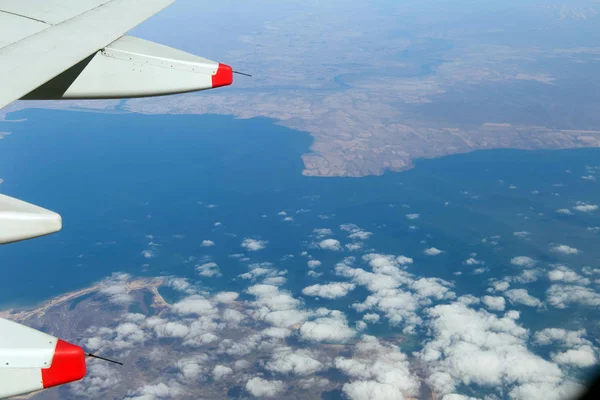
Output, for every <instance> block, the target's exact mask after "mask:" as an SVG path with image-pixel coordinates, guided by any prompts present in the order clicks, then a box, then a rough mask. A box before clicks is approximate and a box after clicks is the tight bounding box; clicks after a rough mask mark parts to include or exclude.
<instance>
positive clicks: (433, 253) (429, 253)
mask: <svg viewBox="0 0 600 400" xmlns="http://www.w3.org/2000/svg"><path fill="white" fill-rule="evenodd" d="M423 253H424V254H425V255H427V256H439V255H440V254H442V253H443V251H442V250H439V249H436V248H435V247H430V248H428V249H425V250H423Z"/></svg>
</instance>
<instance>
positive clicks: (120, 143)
mask: <svg viewBox="0 0 600 400" xmlns="http://www.w3.org/2000/svg"><path fill="white" fill-rule="evenodd" d="M10 117H11V118H12V119H15V120H19V119H24V121H22V122H0V131H11V132H13V134H11V135H8V136H6V137H5V138H4V139H3V140H1V141H0V178H2V179H4V183H2V184H1V185H0V191H1V192H2V193H4V194H7V195H11V196H15V197H18V198H21V199H24V200H27V201H30V202H32V203H34V204H38V205H41V206H43V207H46V208H49V209H52V210H54V211H57V212H59V213H60V214H61V215H62V216H63V220H64V228H63V231H62V232H60V233H59V234H56V235H53V236H49V237H45V238H41V239H37V240H33V241H28V242H23V243H17V244H13V245H9V246H3V247H0V260H1V261H0V268H1V270H2V278H1V279H0V303H1V304H3V305H4V307H10V306H15V305H32V304H36V303H38V302H40V301H42V300H45V299H48V298H50V297H52V296H56V295H58V294H61V293H64V292H67V291H71V290H75V289H78V288H82V287H85V286H88V285H90V284H92V283H94V282H97V281H99V280H101V279H103V278H105V277H107V276H110V274H111V273H113V272H117V271H119V272H127V273H130V274H132V275H134V276H158V275H176V276H181V277H188V278H190V279H192V280H193V281H195V282H200V284H202V285H204V286H205V287H206V288H207V289H208V290H223V289H227V290H234V291H243V290H244V289H245V288H247V287H248V282H247V281H243V280H241V279H240V278H239V277H238V276H239V275H240V274H242V273H245V272H247V271H248V266H249V264H252V263H264V262H269V263H272V264H273V266H274V267H275V268H277V269H278V270H286V271H287V274H286V277H287V283H286V284H285V285H284V287H285V288H286V289H288V290H290V291H292V292H293V293H294V294H295V295H300V294H301V291H302V289H303V288H304V287H306V286H308V285H312V284H315V283H320V282H321V283H323V282H330V281H337V280H340V278H339V277H336V276H335V274H334V271H333V266H334V265H335V264H336V263H338V262H340V261H342V260H343V259H344V258H345V257H349V256H354V257H357V258H358V259H359V258H360V257H361V256H362V255H363V254H365V253H369V252H377V253H383V254H394V255H405V256H408V257H411V258H413V259H414V261H415V262H414V265H413V266H411V269H410V272H412V273H414V274H416V275H422V276H428V277H439V278H442V279H445V280H448V281H451V282H453V284H454V289H453V290H454V291H455V292H456V293H457V294H458V295H462V294H474V295H477V296H481V295H484V294H486V289H487V288H488V287H489V280H490V279H493V278H498V279H500V278H502V277H503V276H507V275H516V274H517V273H518V272H519V270H518V268H517V267H515V266H513V265H511V264H510V260H511V258H512V257H515V256H529V257H532V258H535V259H537V260H539V262H540V263H543V264H545V265H549V264H558V263H561V264H564V265H568V266H569V267H570V268H573V269H574V270H576V271H581V269H582V268H583V267H584V266H590V267H599V266H600V250H599V249H598V246H597V243H598V239H599V237H600V236H599V234H598V233H597V232H596V231H595V230H594V229H591V228H593V227H597V226H600V217H599V213H597V212H596V213H594V212H591V213H584V212H578V211H575V210H574V207H575V206H576V205H577V204H578V202H586V203H590V204H597V203H599V202H600V188H599V186H598V183H597V182H595V181H593V180H590V179H582V176H589V175H593V174H594V173H595V171H596V169H594V167H595V166H597V165H600V150H598V149H583V150H564V151H535V152H526V151H516V150H494V151H482V152H475V153H472V154H465V155H456V156H450V157H446V158H443V159H437V160H421V161H419V162H417V167H416V168H415V169H413V170H411V171H406V172H402V173H388V174H385V175H384V176H381V177H367V178H360V179H354V178H315V177H305V176H302V174H301V172H302V168H303V165H302V161H301V159H300V156H301V155H302V154H303V153H305V152H307V151H309V147H310V145H311V141H312V139H311V137H310V136H309V135H308V134H306V133H303V132H298V131H292V130H289V129H286V128H283V127H281V126H278V125H276V124H274V123H273V121H270V120H267V119H252V120H237V119H234V118H230V117H224V116H212V115H202V116H169V115H154V116H147V115H137V114H105V113H92V112H69V111H50V110H36V109H32V110H26V111H21V112H17V113H14V114H11V116H10ZM599 178H600V176H599ZM564 208H566V209H570V210H572V213H573V215H570V216H567V215H563V214H559V213H556V210H557V209H564ZM281 212H285V213H286V214H287V215H286V216H288V217H291V218H293V221H285V220H284V219H285V216H283V215H279V214H280V213H281ZM407 214H419V215H420V217H419V218H418V219H414V220H411V219H408V218H407ZM217 222H219V223H220V224H221V225H220V226H217V227H216V226H215V224H216V223H217ZM348 223H352V224H356V225H358V226H360V227H361V228H363V229H364V230H366V231H369V232H372V233H373V236H372V237H371V238H369V239H367V240H365V241H364V242H363V243H364V244H363V249H362V250H359V251H350V250H347V249H344V251H339V252H334V251H326V250H322V249H320V248H318V246H317V245H316V244H318V242H319V240H318V239H317V238H316V237H314V234H313V230H314V229H316V228H328V229H331V230H332V231H333V234H332V235H330V236H328V237H332V238H335V239H337V240H339V241H340V242H341V244H342V246H343V245H345V244H348V243H351V240H349V239H348V238H347V235H348V234H347V233H346V232H344V231H342V230H340V228H339V226H340V225H341V224H348ZM524 231H525V232H528V233H529V235H528V236H527V238H525V239H523V238H521V237H517V236H515V235H514V232H524ZM150 235H151V236H150ZM245 238H253V239H256V240H264V241H267V242H268V243H267V244H266V248H265V249H264V250H261V251H256V252H247V251H245V249H244V248H242V247H241V243H242V241H243V240H244V239H245ZM203 240H211V241H213V242H214V243H215V246H212V247H203V246H202V242H203ZM557 244H567V245H569V246H572V247H575V248H577V249H579V250H580V251H581V252H580V254H579V255H577V256H576V257H573V256H567V255H561V254H558V253H556V252H553V251H551V247H552V246H553V245H557ZM429 247H436V248H438V249H440V250H442V251H443V253H442V254H440V255H439V256H436V257H430V256H426V255H425V254H424V253H423V251H424V250H425V249H426V248H429ZM146 251H147V252H148V253H144V252H146ZM302 252H307V253H309V254H310V255H311V256H312V257H314V258H315V259H318V260H320V261H322V262H323V265H322V266H321V267H320V268H319V269H318V271H319V272H321V273H323V276H322V277H320V278H317V279H315V278H314V277H310V276H308V275H307V271H308V268H307V265H306V263H307V257H306V256H305V255H302ZM471 253H477V255H476V258H477V259H481V260H485V265H484V266H482V267H485V268H486V271H485V272H484V273H482V274H474V273H473V270H474V269H475V267H473V266H469V265H465V263H464V261H465V260H467V259H468V258H470V257H471ZM235 254H244V256H243V257H242V256H237V258H236V257H232V255H235ZM145 255H146V256H148V258H147V257H145ZM240 258H242V259H240ZM246 258H247V259H246ZM208 261H214V262H216V263H217V264H218V265H219V267H220V270H221V273H222V276H220V277H211V278H205V277H200V276H199V275H198V273H197V272H196V271H195V269H194V266H195V265H197V264H201V263H202V262H208ZM459 274H460V275H459ZM547 286H548V285H547V282H545V283H544V284H543V285H541V284H537V283H534V284H530V285H528V287H527V288H528V290H529V292H530V294H532V295H534V296H537V297H539V298H541V299H543V298H544V291H545V289H547ZM366 294H367V292H366V291H364V290H362V289H360V288H359V289H357V290H355V291H354V292H352V294H351V295H349V296H347V297H344V298H341V299H338V300H327V301H326V302H324V301H323V300H320V299H315V298H306V299H305V301H306V303H307V305H309V306H314V305H318V304H321V303H322V304H326V305H327V306H328V307H333V306H335V307H338V309H342V310H344V311H345V312H347V313H348V314H349V316H350V317H351V318H353V317H354V314H353V310H352V309H351V308H350V307H349V306H350V305H351V304H352V303H353V302H356V301H357V299H359V300H360V301H362V300H364V297H365V295H366ZM165 295H166V296H167V297H169V296H171V295H172V296H175V294H174V293H168V292H165ZM516 308H519V307H518V306H517V307H516ZM521 312H522V313H523V316H524V318H525V319H527V321H528V324H529V325H530V326H531V327H536V326H540V327H542V326H546V325H548V323H549V321H548V319H549V318H550V319H552V320H555V321H560V324H561V325H563V326H572V327H577V326H580V325H582V324H584V325H586V326H587V325H589V324H588V323H587V322H589V321H590V319H591V318H592V317H593V314H590V313H591V311H590V310H589V309H587V308H586V309H583V308H578V307H573V308H570V309H568V310H553V312H552V314H551V315H548V314H547V313H540V312H539V311H537V310H535V309H531V308H527V307H521ZM594 312H595V311H594ZM586 321H587V322H586ZM370 329H372V330H373V333H380V334H386V333H389V328H387V325H385V324H383V325H382V324H380V325H374V326H372V327H370ZM588 329H589V326H588Z"/></svg>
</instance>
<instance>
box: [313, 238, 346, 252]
mask: <svg viewBox="0 0 600 400" xmlns="http://www.w3.org/2000/svg"><path fill="white" fill-rule="evenodd" d="M319 247H320V248H321V249H323V250H331V251H341V250H342V246H341V244H340V242H339V240H335V239H325V240H323V241H322V242H321V243H319Z"/></svg>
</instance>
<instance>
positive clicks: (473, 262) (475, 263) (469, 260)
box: [465, 257, 484, 265]
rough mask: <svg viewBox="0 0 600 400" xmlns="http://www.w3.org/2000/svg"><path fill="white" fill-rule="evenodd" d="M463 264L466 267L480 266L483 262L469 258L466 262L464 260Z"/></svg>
mask: <svg viewBox="0 0 600 400" xmlns="http://www.w3.org/2000/svg"><path fill="white" fill-rule="evenodd" d="M465 264H466V265H482V264H484V262H483V261H480V260H477V259H475V258H473V257H471V258H468V259H467V260H465Z"/></svg>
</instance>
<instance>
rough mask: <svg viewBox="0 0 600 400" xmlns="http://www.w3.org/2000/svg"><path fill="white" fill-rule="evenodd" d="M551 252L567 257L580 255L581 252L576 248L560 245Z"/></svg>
mask: <svg viewBox="0 0 600 400" xmlns="http://www.w3.org/2000/svg"><path fill="white" fill-rule="evenodd" d="M550 250H552V251H553V252H555V253H560V254H565V255H576V254H579V253H580V251H579V250H578V249H576V248H574V247H571V246H567V245H566V244H560V245H557V246H553V247H552V248H551V249H550Z"/></svg>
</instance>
